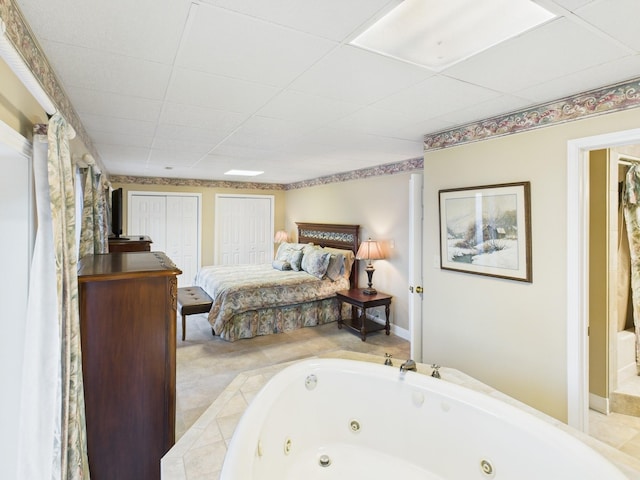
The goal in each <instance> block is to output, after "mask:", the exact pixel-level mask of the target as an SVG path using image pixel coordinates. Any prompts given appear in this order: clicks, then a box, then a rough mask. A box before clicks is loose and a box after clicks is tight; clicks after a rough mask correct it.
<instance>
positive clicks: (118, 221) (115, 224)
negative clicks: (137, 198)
mask: <svg viewBox="0 0 640 480" xmlns="http://www.w3.org/2000/svg"><path fill="white" fill-rule="evenodd" d="M111 233H112V234H113V235H114V236H115V237H116V238H120V235H122V188H116V189H115V190H113V191H112V192H111Z"/></svg>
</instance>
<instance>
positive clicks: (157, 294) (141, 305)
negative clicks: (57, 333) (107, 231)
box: [78, 252, 182, 480]
mask: <svg viewBox="0 0 640 480" xmlns="http://www.w3.org/2000/svg"><path fill="white" fill-rule="evenodd" d="M180 273H182V272H181V271H180V270H179V269H178V268H176V266H175V265H174V264H173V262H171V260H170V259H169V258H168V257H167V256H166V255H165V254H164V253H160V252H131V253H109V254H104V255H88V256H86V257H83V258H81V259H80V262H79V269H78V288H79V295H80V330H81V337H82V338H81V340H82V371H83V376H84V391H85V404H86V416H87V447H88V453H89V468H90V471H91V478H92V480H113V479H118V480H129V479H130V480H159V479H160V459H161V457H162V456H163V455H164V454H165V453H166V452H167V451H168V450H169V448H171V446H172V445H173V444H174V442H175V411H176V410H175V408H176V406H175V404H176V299H177V279H176V276H177V275H179V274H180Z"/></svg>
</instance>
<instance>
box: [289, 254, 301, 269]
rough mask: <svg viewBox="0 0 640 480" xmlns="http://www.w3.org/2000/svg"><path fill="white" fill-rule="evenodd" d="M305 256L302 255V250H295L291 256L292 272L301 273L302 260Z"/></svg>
mask: <svg viewBox="0 0 640 480" xmlns="http://www.w3.org/2000/svg"><path fill="white" fill-rule="evenodd" d="M303 258H304V256H303V255H302V250H294V251H292V252H291V255H289V263H290V264H291V270H294V271H296V272H299V271H300V270H302V259H303Z"/></svg>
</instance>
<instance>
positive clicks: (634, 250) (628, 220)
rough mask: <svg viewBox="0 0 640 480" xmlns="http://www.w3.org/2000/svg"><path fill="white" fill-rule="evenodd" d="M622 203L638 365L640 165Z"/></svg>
mask: <svg viewBox="0 0 640 480" xmlns="http://www.w3.org/2000/svg"><path fill="white" fill-rule="evenodd" d="M622 201H623V204H624V219H625V224H626V227H627V238H628V239H629V256H630V258H631V298H632V301H633V324H634V327H635V333H636V364H638V363H639V361H640V342H639V340H640V165H633V166H631V168H629V170H628V172H627V176H626V178H625V188H624V191H623V196H622Z"/></svg>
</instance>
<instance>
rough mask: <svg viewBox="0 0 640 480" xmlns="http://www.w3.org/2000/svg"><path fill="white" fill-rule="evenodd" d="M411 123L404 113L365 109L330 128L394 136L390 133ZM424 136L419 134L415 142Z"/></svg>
mask: <svg viewBox="0 0 640 480" xmlns="http://www.w3.org/2000/svg"><path fill="white" fill-rule="evenodd" d="M411 124H413V122H411V121H410V120H409V119H408V118H407V117H406V116H405V115H404V114H403V113H400V112H394V111H392V110H383V109H380V108H374V107H364V108H361V109H360V110H358V111H357V112H354V113H352V114H350V115H348V116H346V117H344V118H341V119H340V120H338V121H336V122H333V123H332V124H331V125H330V126H331V127H333V128H340V129H345V130H353V131H355V132H360V133H366V134H369V135H382V136H394V135H392V134H391V135H390V133H389V132H392V131H393V130H396V129H398V128H401V127H404V126H407V125H411ZM422 135H423V134H417V135H416V136H415V140H418V141H419V140H420V139H421V138H422Z"/></svg>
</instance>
